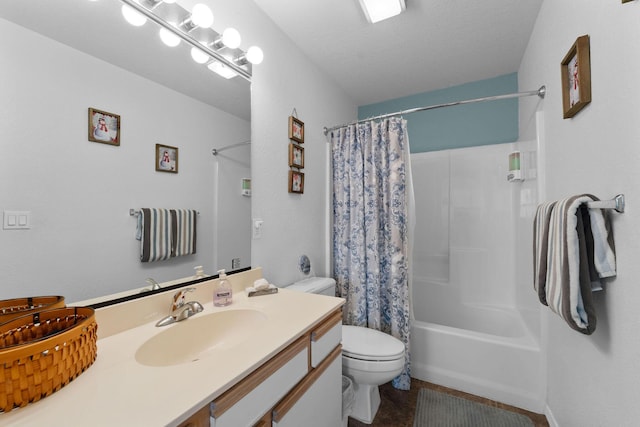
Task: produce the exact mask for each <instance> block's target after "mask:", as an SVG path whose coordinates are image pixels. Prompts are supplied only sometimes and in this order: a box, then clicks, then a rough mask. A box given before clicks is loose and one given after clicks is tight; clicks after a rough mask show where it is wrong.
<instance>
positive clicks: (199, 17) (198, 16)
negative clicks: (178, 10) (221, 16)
mask: <svg viewBox="0 0 640 427" xmlns="http://www.w3.org/2000/svg"><path fill="white" fill-rule="evenodd" d="M191 21H192V22H193V23H194V24H195V25H197V26H198V27H204V28H208V27H210V26H211V25H212V24H213V13H212V12H211V9H209V8H208V7H207V5H205V4H202V3H198V4H196V5H195V6H193V9H191Z"/></svg>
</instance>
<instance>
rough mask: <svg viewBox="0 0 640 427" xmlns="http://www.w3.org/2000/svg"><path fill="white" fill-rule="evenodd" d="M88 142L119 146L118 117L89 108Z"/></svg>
mask: <svg viewBox="0 0 640 427" xmlns="http://www.w3.org/2000/svg"><path fill="white" fill-rule="evenodd" d="M88 129H89V141H92V142H101V143H103V144H110V145H120V116H119V115H117V114H113V113H107V112H106V111H101V110H97V109H95V108H89V126H88Z"/></svg>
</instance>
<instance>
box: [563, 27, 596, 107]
mask: <svg viewBox="0 0 640 427" xmlns="http://www.w3.org/2000/svg"><path fill="white" fill-rule="evenodd" d="M561 71H562V73H561V74H562V113H563V117H564V118H565V119H568V118H571V117H573V116H575V115H576V114H577V113H578V111H580V110H582V109H583V108H584V107H585V106H586V105H587V104H588V103H590V102H591V55H590V49H589V36H588V35H584V36H580V37H578V38H577V39H576V42H575V43H574V44H573V46H571V49H569V52H567V54H566V55H565V57H564V59H563V60H562V63H561Z"/></svg>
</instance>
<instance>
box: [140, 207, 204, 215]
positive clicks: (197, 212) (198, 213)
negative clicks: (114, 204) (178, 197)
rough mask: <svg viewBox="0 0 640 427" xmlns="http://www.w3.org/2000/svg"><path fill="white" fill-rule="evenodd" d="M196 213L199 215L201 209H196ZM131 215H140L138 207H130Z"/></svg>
mask: <svg viewBox="0 0 640 427" xmlns="http://www.w3.org/2000/svg"><path fill="white" fill-rule="evenodd" d="M196 214H197V215H200V211H196ZM129 215H131V216H138V215H140V211H139V210H136V209H133V208H131V209H129Z"/></svg>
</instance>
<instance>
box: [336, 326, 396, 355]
mask: <svg viewBox="0 0 640 427" xmlns="http://www.w3.org/2000/svg"><path fill="white" fill-rule="evenodd" d="M342 353H343V354H344V355H345V356H348V357H352V358H354V359H361V360H396V359H399V358H400V357H402V356H403V355H404V344H403V343H402V341H400V340H399V339H397V338H395V337H392V336H391V335H388V334H385V333H384V332H380V331H376V330H375V329H369V328H363V327H360V326H349V325H343V326H342Z"/></svg>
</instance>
